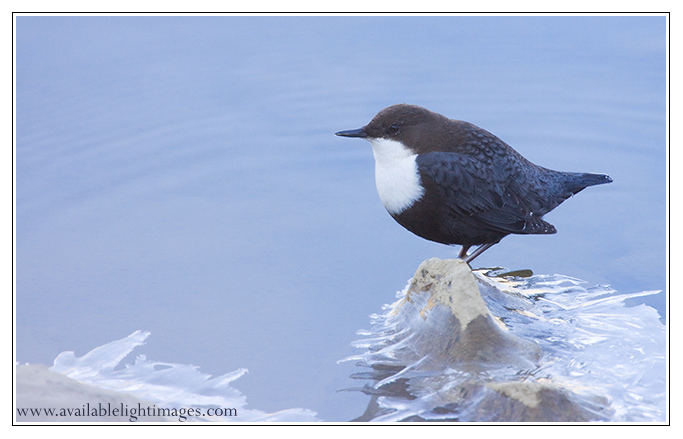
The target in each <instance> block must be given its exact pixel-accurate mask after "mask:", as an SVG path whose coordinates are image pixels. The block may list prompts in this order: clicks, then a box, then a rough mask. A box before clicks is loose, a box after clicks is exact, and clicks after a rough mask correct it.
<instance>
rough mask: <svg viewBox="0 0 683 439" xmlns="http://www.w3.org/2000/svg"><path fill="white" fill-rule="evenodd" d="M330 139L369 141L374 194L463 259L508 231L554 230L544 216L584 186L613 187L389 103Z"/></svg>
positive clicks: (470, 128) (458, 124) (467, 127)
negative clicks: (366, 120)
mask: <svg viewBox="0 0 683 439" xmlns="http://www.w3.org/2000/svg"><path fill="white" fill-rule="evenodd" d="M336 135H337V136H343V137H360V138H364V139H367V140H368V141H369V142H370V144H371V145H372V152H373V155H374V156H375V183H376V184H377V192H378V193H379V197H380V199H381V200H382V204H384V207H385V208H386V209H387V211H389V214H390V215H391V216H392V217H393V218H394V219H395V220H396V221H397V222H398V223H399V224H400V225H402V226H403V227H405V228H406V229H408V230H410V231H411V232H413V233H414V234H416V235H418V236H420V237H422V238H425V239H428V240H430V241H435V242H439V243H442V244H448V245H455V244H457V245H461V246H462V249H461V250H460V253H459V257H460V258H464V259H465V261H467V262H471V261H472V260H473V259H474V258H476V257H477V256H479V255H480V254H481V253H482V252H484V251H485V250H486V249H488V248H490V247H491V246H493V245H494V244H497V243H498V242H500V240H501V239H503V238H504V237H505V236H507V235H509V234H511V233H514V234H521V235H526V234H551V233H556V232H557V230H555V227H554V226H553V225H552V224H549V223H547V222H545V221H544V220H543V219H542V218H543V215H545V214H546V213H548V212H550V211H551V210H553V209H554V208H556V207H557V206H558V205H559V204H560V203H562V202H563V201H564V200H566V199H567V198H569V197H570V196H572V195H574V194H576V193H578V192H580V191H581V190H583V189H584V188H586V187H588V186H593V185H596V184H603V183H611V182H612V179H611V178H610V177H609V176H608V175H604V174H588V173H578V172H560V171H553V170H550V169H546V168H543V167H541V166H537V165H535V164H533V163H531V162H530V161H528V160H527V159H525V158H524V157H522V156H521V154H519V153H518V152H517V151H515V150H514V149H512V148H511V147H510V146H509V145H507V144H506V143H505V142H503V141H502V140H500V139H499V138H498V137H496V136H494V135H493V134H491V133H489V132H488V131H486V130H483V129H481V128H479V127H477V126H475V125H472V124H471V123H468V122H463V121H459V120H453V119H448V118H447V117H445V116H442V115H440V114H438V113H434V112H432V111H429V110H427V109H425V108H422V107H418V106H416V105H407V104H398V105H392V106H391V107H387V108H385V109H384V110H382V111H380V112H379V113H377V115H376V116H375V117H374V118H373V119H372V120H371V121H370V123H369V124H367V125H366V126H364V127H363V128H360V129H357V130H348V131H340V132H338V133H336ZM473 245H478V246H479V247H478V248H477V249H476V250H475V251H473V252H472V253H471V254H469V255H468V254H467V251H468V250H469V248H470V247H471V246H473Z"/></svg>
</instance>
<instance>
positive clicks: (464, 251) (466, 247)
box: [458, 245, 471, 259]
mask: <svg viewBox="0 0 683 439" xmlns="http://www.w3.org/2000/svg"><path fill="white" fill-rule="evenodd" d="M470 247H471V246H469V245H463V246H462V248H461V249H460V253H458V257H459V258H460V259H465V258H466V257H467V250H469V249H470Z"/></svg>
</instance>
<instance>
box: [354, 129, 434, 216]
mask: <svg viewBox="0 0 683 439" xmlns="http://www.w3.org/2000/svg"><path fill="white" fill-rule="evenodd" d="M368 140H369V141H370V144H371V145H372V153H373V155H374V156H375V184H376V185H377V193H378V194H379V198H380V200H382V204H384V207H386V209H387V210H388V211H389V213H391V214H393V215H397V214H399V213H401V212H403V211H404V210H406V209H408V208H409V207H411V206H412V205H413V203H415V202H416V201H417V200H419V199H420V198H422V195H424V188H423V187H422V185H421V184H420V174H419V172H418V170H417V162H416V161H415V159H417V154H414V153H413V152H412V151H411V150H409V149H408V148H406V147H405V146H403V144H402V143H401V142H397V141H395V140H389V139H368Z"/></svg>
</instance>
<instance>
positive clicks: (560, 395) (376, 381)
mask: <svg viewBox="0 0 683 439" xmlns="http://www.w3.org/2000/svg"><path fill="white" fill-rule="evenodd" d="M404 293H405V295H404V296H403V298H402V299H401V300H399V301H398V302H397V303H395V304H394V305H392V306H391V307H390V310H388V311H387V313H385V314H384V315H382V316H375V317H374V318H375V326H376V328H377V329H376V331H375V333H373V334H370V335H371V338H370V340H368V341H367V342H365V343H364V344H361V343H359V344H358V346H359V347H367V348H368V352H367V353H366V354H364V355H361V356H359V357H354V359H356V360H360V363H359V365H361V366H367V367H370V368H371V371H370V372H366V373H359V374H356V375H354V378H357V379H371V380H373V384H372V385H367V386H365V387H364V388H363V389H362V391H364V392H365V393H367V394H369V395H371V401H370V404H369V405H368V407H367V409H366V411H365V413H364V414H363V415H362V416H360V417H359V418H357V419H354V421H468V422H469V421H484V422H586V421H593V420H605V419H606V416H607V413H608V412H609V405H608V401H607V400H606V399H605V398H595V397H588V398H587V397H585V396H582V395H578V394H575V393H574V392H573V391H572V390H571V389H569V388H566V387H563V386H561V385H558V384H556V383H555V382H553V381H552V380H548V379H546V378H540V377H536V376H535V375H534V372H535V371H536V370H537V369H538V368H539V361H540V359H541V354H542V352H541V349H540V347H539V346H538V344H537V343H535V342H534V341H533V340H528V339H525V338H523V337H519V336H517V335H514V334H512V333H510V331H509V330H508V328H507V327H506V325H505V324H504V323H503V322H501V321H499V320H498V319H497V318H496V317H494V316H493V315H492V314H491V312H490V311H489V309H488V307H487V306H486V303H485V302H484V300H483V299H482V296H481V294H480V291H479V286H478V283H477V280H476V279H475V276H474V275H473V274H472V270H471V269H470V267H469V266H468V265H467V264H466V263H465V262H464V261H462V260H460V259H451V260H439V259H429V260H427V261H424V262H423V263H422V264H421V265H420V267H419V268H418V269H417V271H416V273H415V275H414V276H413V278H412V279H411V281H410V283H409V284H408V286H407V287H406V290H404Z"/></svg>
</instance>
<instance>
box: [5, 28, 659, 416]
mask: <svg viewBox="0 0 683 439" xmlns="http://www.w3.org/2000/svg"><path fill="white" fill-rule="evenodd" d="M15 53H16V94H15V96H16V153H15V159H16V173H15V175H16V210H15V212H16V302H15V303H16V355H17V360H18V361H21V362H31V363H44V364H48V365H49V364H51V362H52V360H53V359H54V358H55V357H56V356H57V354H59V353H60V352H62V351H66V350H75V351H76V355H82V354H84V353H86V352H88V351H89V350H91V349H92V348H94V347H96V346H100V345H103V344H106V343H108V342H110V341H111V340H116V339H120V338H123V337H125V336H127V335H128V334H130V333H132V332H133V331H135V330H138V329H141V330H145V331H150V332H152V334H154V336H153V337H151V338H150V339H149V341H148V344H147V346H146V348H145V353H146V355H147V356H148V357H149V358H152V359H154V360H157V361H168V362H174V363H183V364H194V365H198V366H200V367H201V370H202V371H203V372H206V373H209V374H214V375H218V374H223V373H225V371H227V370H236V369H239V368H247V369H249V373H248V374H247V375H245V376H244V377H242V378H241V379H240V380H239V382H238V383H236V384H235V385H236V387H238V389H239V390H241V391H243V392H244V393H245V394H246V395H247V398H248V401H249V405H250V406H252V407H256V408H258V409H259V410H265V411H276V410H280V409H284V408H294V407H303V408H308V409H312V410H315V411H316V412H317V413H318V415H319V417H320V418H321V419H324V420H348V419H351V418H354V417H357V416H358V415H359V414H360V412H362V410H363V409H364V407H365V406H366V405H367V398H366V397H364V395H362V394H360V393H359V392H337V390H339V389H343V388H346V387H350V386H352V385H353V384H354V383H353V382H352V381H351V380H350V379H349V375H350V374H351V373H353V372H354V371H355V370H354V369H355V366H354V365H353V364H348V363H342V364H337V360H340V359H342V358H345V357H348V356H349V355H351V354H352V353H353V348H352V347H351V345H350V342H351V341H352V340H354V339H355V338H356V336H355V331H356V330H357V329H358V328H362V327H367V326H368V315H369V314H371V313H373V312H376V311H377V310H379V309H380V307H381V305H382V304H384V303H388V302H391V301H393V298H394V293H395V292H396V291H398V290H401V289H403V287H404V286H405V283H406V281H407V280H408V279H409V278H410V277H411V276H412V274H413V273H414V271H415V269H416V268H417V266H418V265H419V264H420V262H422V261H423V260H424V259H427V258H430V257H439V258H448V257H454V256H455V255H456V254H457V250H456V249H452V248H449V247H446V246H442V245H439V244H435V243H430V242H427V241H424V240H421V239H420V238H417V237H415V236H414V235H412V234H410V233H409V232H407V231H405V230H404V229H402V228H401V227H400V226H399V225H398V224H396V223H395V222H394V221H393V220H392V219H391V218H390V217H389V215H388V214H387V213H386V212H385V211H384V208H383V207H382V205H381V203H380V202H379V199H378V197H377V194H376V192H375V186H374V174H373V172H374V171H373V169H374V163H373V159H372V153H371V150H370V147H369V144H367V142H364V141H362V140H355V139H342V138H338V137H335V136H334V135H333V133H334V132H336V131H339V130H343V129H352V128H359V127H360V126H362V125H364V124H366V123H367V122H368V121H369V120H370V118H371V117H372V116H374V114H375V113H376V112H377V111H379V110H380V109H382V108H384V107H386V106H388V105H391V104H395V103H400V102H407V103H412V104H418V105H422V106H424V107H427V108H429V109H431V110H434V111H437V112H439V113H442V114H444V115H447V116H449V117H452V118H456V119H462V120H467V121H469V122H472V123H475V124H477V125H479V126H481V127H483V128H485V129H487V130H489V131H491V132H493V133H494V134H496V135H497V136H499V137H501V138H502V139H503V140H505V141H506V142H507V143H509V144H510V145H511V146H513V147H514V148H515V149H517V150H518V151H519V152H521V153H522V154H523V155H524V156H526V157H527V158H528V159H530V160H531V161H533V162H535V163H537V164H539V165H542V166H545V167H549V168H553V169H558V170H566V171H591V172H602V173H607V174H609V175H610V176H611V177H612V178H613V179H614V183H612V184H610V185H604V186H599V187H594V188H589V189H587V190H585V191H584V192H582V193H580V194H578V195H577V196H576V197H574V198H572V199H570V200H568V201H566V202H565V203H564V204H563V205H561V206H560V207H559V208H558V209H556V210H555V211H553V212H552V213H550V214H549V215H547V216H546V218H545V219H546V220H548V221H549V222H550V223H552V224H554V225H555V226H556V227H557V229H558V234H557V235H552V236H511V237H507V238H505V239H504V240H503V241H502V242H501V244H499V245H497V246H495V247H493V248H492V249H491V250H488V251H487V252H486V253H484V254H483V255H482V256H480V257H479V258H478V259H477V260H476V261H475V262H476V263H475V264H474V265H475V266H482V267H484V266H504V267H508V268H510V269H521V268H530V269H532V270H533V271H534V272H535V273H538V274H554V273H560V274H563V275H567V276H572V277H575V278H579V279H583V280H585V281H586V282H587V284H588V285H595V284H609V285H611V286H612V287H613V288H614V289H616V290H618V291H621V292H638V291H644V290H656V289H661V290H665V289H666V172H667V169H666V19H665V17H657V16H649V17H637V16H626V17H568V16H565V17H473V16H464V17H180V16H171V17H59V16H53V17H34V16H20V17H17V18H16V51H15ZM665 297H666V296H665V295H664V294H659V295H655V296H651V297H649V298H645V299H643V301H644V302H645V303H647V304H649V305H651V306H653V307H655V308H656V309H657V310H658V311H659V313H660V315H661V316H662V317H664V316H665V313H666V304H665Z"/></svg>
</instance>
